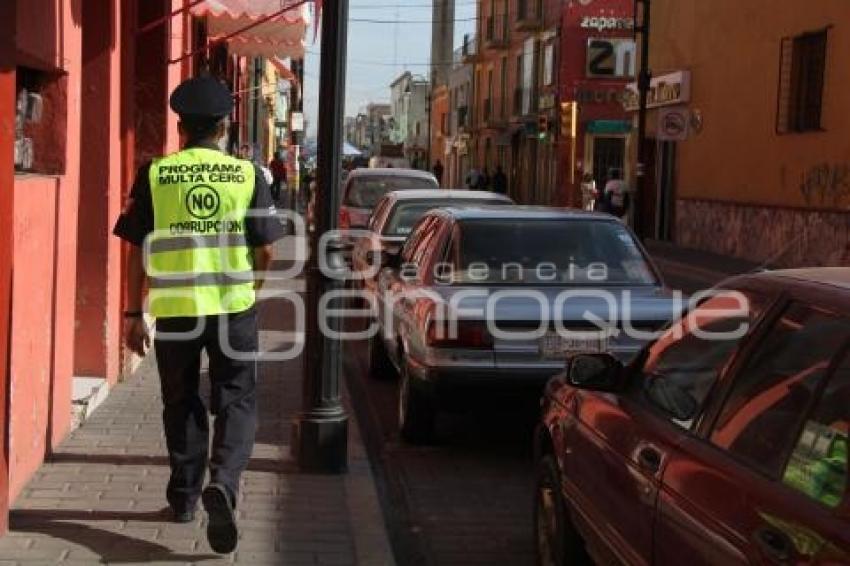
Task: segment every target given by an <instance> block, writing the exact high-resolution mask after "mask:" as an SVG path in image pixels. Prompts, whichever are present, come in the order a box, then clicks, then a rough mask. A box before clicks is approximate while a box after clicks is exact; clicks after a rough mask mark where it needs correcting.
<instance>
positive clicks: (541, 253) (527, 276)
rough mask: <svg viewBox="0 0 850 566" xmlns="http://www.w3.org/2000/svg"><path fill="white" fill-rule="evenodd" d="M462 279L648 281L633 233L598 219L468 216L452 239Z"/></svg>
mask: <svg viewBox="0 0 850 566" xmlns="http://www.w3.org/2000/svg"><path fill="white" fill-rule="evenodd" d="M453 246H454V249H453V250H452V253H453V256H454V257H453V260H452V263H453V273H452V277H453V280H454V282H459V283H463V284H486V285H494V284H496V285H505V284H536V285H595V286H611V285H652V284H656V283H657V280H656V278H655V276H654V275H653V272H652V270H651V268H650V267H649V265H648V264H647V262H646V260H645V258H644V256H643V253H642V252H641V251H640V249H639V248H638V246H637V243H636V242H635V240H634V238H633V237H632V235H631V233H630V232H629V231H628V230H627V229H626V228H625V227H624V226H623V225H621V224H619V223H617V222H610V221H604V220H603V221H600V220H574V219H566V220H537V219H522V220H496V219H482V220H466V221H463V222H462V223H461V225H460V234H459V237H458V236H456V237H455V241H454V242H453Z"/></svg>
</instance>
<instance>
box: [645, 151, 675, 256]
mask: <svg viewBox="0 0 850 566" xmlns="http://www.w3.org/2000/svg"><path fill="white" fill-rule="evenodd" d="M656 159H657V165H656V170H657V175H656V176H657V177H658V202H657V203H656V208H655V210H656V221H655V237H656V238H657V239H659V240H663V241H668V242H669V241H671V240H672V239H673V220H674V211H675V205H676V142H671V141H666V142H660V143H659V144H658V154H657V156H656ZM650 186H652V185H650Z"/></svg>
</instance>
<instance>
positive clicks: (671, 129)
mask: <svg viewBox="0 0 850 566" xmlns="http://www.w3.org/2000/svg"><path fill="white" fill-rule="evenodd" d="M690 123H691V111H690V110H688V109H687V108H685V107H683V106H678V107H669V108H661V109H659V110H658V139H659V140H660V141H685V140H686V139H688V134H689V133H690Z"/></svg>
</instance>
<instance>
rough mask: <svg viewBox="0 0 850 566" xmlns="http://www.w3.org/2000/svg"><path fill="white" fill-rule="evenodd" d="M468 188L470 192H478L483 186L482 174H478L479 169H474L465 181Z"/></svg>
mask: <svg viewBox="0 0 850 566" xmlns="http://www.w3.org/2000/svg"><path fill="white" fill-rule="evenodd" d="M464 182H465V184H466V188H467V189H469V190H470V191H477V190H478V188H479V186H480V185H481V173H479V172H478V169H476V168H475V167H472V168H471V169H470V170H469V172H468V173H467V174H466V179H465V181H464Z"/></svg>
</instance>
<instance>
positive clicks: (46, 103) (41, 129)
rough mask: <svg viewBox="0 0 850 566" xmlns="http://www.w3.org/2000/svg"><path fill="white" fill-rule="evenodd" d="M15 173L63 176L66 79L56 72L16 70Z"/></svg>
mask: <svg viewBox="0 0 850 566" xmlns="http://www.w3.org/2000/svg"><path fill="white" fill-rule="evenodd" d="M16 79H17V80H16V94H17V97H16V102H15V156H14V160H15V171H17V172H18V173H40V174H48V175H59V174H62V173H64V172H65V143H66V138H67V133H66V132H67V128H66V119H67V116H66V112H67V110H66V109H67V78H66V75H65V73H63V72H59V71H53V72H50V71H42V70H38V69H32V68H29V67H18V68H17V70H16Z"/></svg>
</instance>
